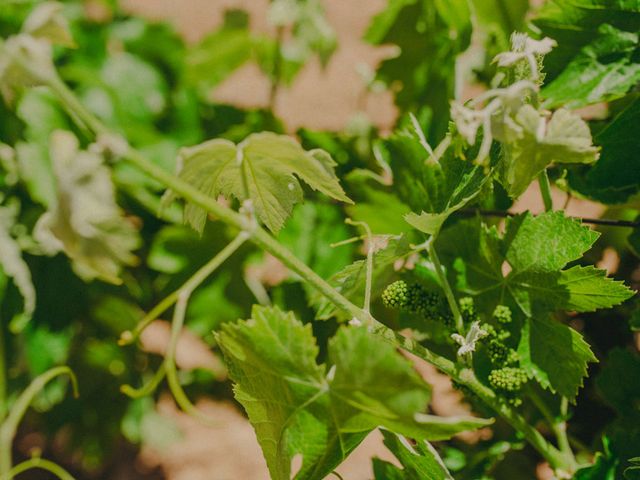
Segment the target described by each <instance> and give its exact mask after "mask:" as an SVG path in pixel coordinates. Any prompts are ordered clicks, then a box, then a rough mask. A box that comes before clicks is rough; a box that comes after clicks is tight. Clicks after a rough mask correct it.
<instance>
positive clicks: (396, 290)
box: [382, 280, 453, 324]
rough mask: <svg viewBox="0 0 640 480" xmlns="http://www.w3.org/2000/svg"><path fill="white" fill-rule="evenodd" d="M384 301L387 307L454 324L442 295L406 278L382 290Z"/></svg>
mask: <svg viewBox="0 0 640 480" xmlns="http://www.w3.org/2000/svg"><path fill="white" fill-rule="evenodd" d="M382 303H383V304H384V306H385V307H387V308H396V309H398V310H401V311H403V312H409V313H415V314H419V315H423V316H425V317H429V318H432V319H436V320H441V321H443V322H444V323H445V324H453V317H452V315H451V314H450V312H445V310H444V308H443V301H442V296H441V295H440V294H439V293H437V292H430V291H428V290H426V289H425V288H424V287H422V285H419V284H417V283H413V284H411V285H408V284H407V282H405V281H404V280H398V281H396V282H393V283H392V284H390V285H388V286H387V288H386V289H385V290H384V292H382ZM447 313H449V314H448V315H447Z"/></svg>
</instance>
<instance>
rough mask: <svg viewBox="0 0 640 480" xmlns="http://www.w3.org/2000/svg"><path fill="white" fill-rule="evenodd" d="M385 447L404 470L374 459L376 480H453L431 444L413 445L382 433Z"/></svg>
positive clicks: (385, 432) (389, 434)
mask: <svg viewBox="0 0 640 480" xmlns="http://www.w3.org/2000/svg"><path fill="white" fill-rule="evenodd" d="M382 434H383V435H384V444H385V446H386V447H387V448H388V449H389V450H390V451H391V452H392V453H393V454H394V455H395V456H396V458H397V459H398V460H399V461H400V463H401V464H402V466H403V468H402V469H400V468H398V467H396V466H395V465H392V464H390V463H388V462H384V461H382V460H379V459H377V458H374V459H373V472H374V477H375V479H376V480H388V479H398V480H453V477H452V476H451V474H450V473H449V471H448V470H447V467H445V465H444V462H443V461H442V459H441V458H440V455H439V454H438V452H437V451H436V450H435V448H433V446H431V445H430V444H429V442H426V441H424V442H420V443H418V444H416V445H412V444H411V443H409V441H408V440H407V439H406V438H404V437H402V436H399V435H394V434H392V433H390V432H387V431H384V430H383V431H382Z"/></svg>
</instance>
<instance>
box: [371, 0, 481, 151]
mask: <svg viewBox="0 0 640 480" xmlns="http://www.w3.org/2000/svg"><path fill="white" fill-rule="evenodd" d="M470 17H471V15H470V13H469V5H468V3H467V2H466V1H460V0H455V1H449V2H444V1H434V0H393V1H390V2H388V3H387V6H386V8H385V9H384V10H382V11H381V12H380V13H379V14H377V15H376V16H375V17H374V18H373V20H372V21H371V24H370V25H369V28H368V30H367V32H366V33H365V37H364V38H365V40H366V41H367V42H369V43H371V44H373V45H387V44H393V45H396V46H397V47H398V49H397V53H396V54H395V55H393V56H391V57H390V58H387V59H386V60H384V61H383V62H382V64H381V65H380V67H379V68H378V70H377V77H378V78H379V79H380V80H381V81H383V82H384V83H386V84H387V85H389V86H393V89H394V90H395V91H396V94H395V103H396V105H397V106H398V107H399V108H400V110H401V111H403V112H406V111H417V110H418V109H419V108H423V107H425V106H426V107H427V108H428V109H429V110H430V111H431V112H432V113H433V114H434V117H435V118H434V121H432V122H431V123H430V125H429V131H428V134H427V137H428V139H429V141H430V142H433V143H434V144H435V143H436V142H439V141H440V140H441V139H442V137H444V135H445V133H446V131H447V128H448V120H449V99H451V98H454V97H455V78H456V75H455V72H456V57H457V56H458V54H460V53H462V52H463V51H464V50H466V48H467V47H468V46H469V42H470V37H471V22H470Z"/></svg>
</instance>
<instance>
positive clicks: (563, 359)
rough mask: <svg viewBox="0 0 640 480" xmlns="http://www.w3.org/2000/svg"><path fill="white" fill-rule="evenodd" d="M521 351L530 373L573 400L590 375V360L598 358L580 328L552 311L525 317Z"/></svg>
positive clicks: (549, 387) (540, 381) (545, 386)
mask: <svg viewBox="0 0 640 480" xmlns="http://www.w3.org/2000/svg"><path fill="white" fill-rule="evenodd" d="M518 355H519V356H520V367H522V368H523V369H524V370H525V371H526V372H527V375H529V377H531V378H535V379H536V380H537V381H538V382H539V383H540V385H542V387H543V388H548V389H551V390H552V391H553V392H557V393H559V394H560V395H563V396H565V397H567V398H569V399H572V400H573V399H574V398H575V397H576V395H577V394H578V390H579V389H580V387H582V380H583V378H584V377H586V376H587V363H588V362H597V359H596V357H595V356H594V355H593V352H592V351H591V349H590V348H589V344H588V343H587V342H585V341H584V340H583V338H582V336H581V335H580V334H579V333H578V332H576V331H575V330H574V329H572V328H570V327H568V326H566V325H564V324H562V323H560V322H557V321H555V320H553V319H552V318H550V317H549V316H548V315H542V316H540V317H536V318H527V319H526V320H525V324H524V327H523V329H522V334H521V337H520V344H519V345H518Z"/></svg>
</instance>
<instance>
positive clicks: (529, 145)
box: [499, 105, 598, 198]
mask: <svg viewBox="0 0 640 480" xmlns="http://www.w3.org/2000/svg"><path fill="white" fill-rule="evenodd" d="M514 121H515V123H516V125H517V126H518V128H519V129H520V130H521V134H520V136H519V138H517V139H516V140H514V141H512V142H505V143H503V144H502V148H503V160H502V162H501V164H500V165H501V168H500V170H499V180H500V183H501V184H502V185H503V186H504V187H505V189H506V190H507V193H509V196H511V197H512V198H517V197H519V196H520V195H521V194H522V193H524V191H525V190H526V189H527V187H528V186H529V184H530V183H531V182H532V181H533V180H534V179H535V178H536V177H537V176H538V175H539V174H540V172H542V171H543V170H544V169H545V168H546V167H547V166H548V165H550V164H551V163H553V162H555V163H593V162H595V161H596V159H597V155H598V149H597V148H596V147H594V146H593V145H592V140H591V131H590V130H589V126H588V125H587V124H586V122H585V121H584V120H582V119H581V118H580V117H579V116H578V115H577V114H575V113H572V112H569V111H568V110H564V109H561V110H558V111H556V112H554V113H553V116H552V117H551V119H550V120H549V121H548V122H547V121H546V120H545V119H544V118H543V117H542V115H541V114H540V112H539V111H537V110H536V109H535V108H533V107H532V106H531V105H524V106H523V107H522V108H520V110H519V111H518V113H517V114H516V116H515V118H514Z"/></svg>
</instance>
